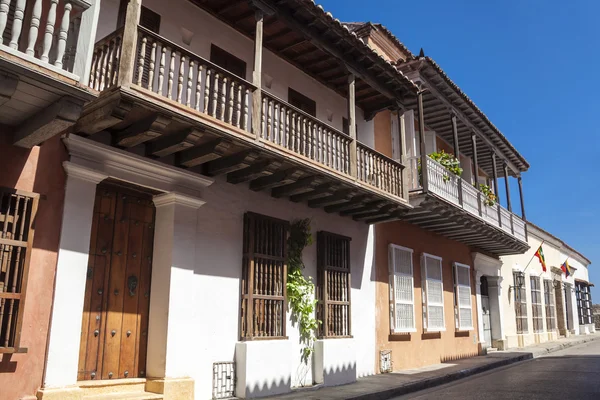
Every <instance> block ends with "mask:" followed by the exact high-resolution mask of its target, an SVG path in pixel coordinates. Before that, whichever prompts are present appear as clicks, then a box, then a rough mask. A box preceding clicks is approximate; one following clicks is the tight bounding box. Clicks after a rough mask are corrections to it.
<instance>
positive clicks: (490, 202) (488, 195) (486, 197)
mask: <svg viewBox="0 0 600 400" xmlns="http://www.w3.org/2000/svg"><path fill="white" fill-rule="evenodd" d="M479 190H481V193H483V204H485V205H486V206H487V207H493V206H495V205H496V204H498V197H496V195H495V194H494V192H493V191H492V189H491V188H490V187H489V186H488V185H486V184H485V183H480V184H479Z"/></svg>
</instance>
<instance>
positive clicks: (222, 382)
mask: <svg viewBox="0 0 600 400" xmlns="http://www.w3.org/2000/svg"><path fill="white" fill-rule="evenodd" d="M234 395H235V363H234V362H231V361H226V362H216V363H214V364H213V399H229V398H233V396H234Z"/></svg>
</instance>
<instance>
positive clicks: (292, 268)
mask: <svg viewBox="0 0 600 400" xmlns="http://www.w3.org/2000/svg"><path fill="white" fill-rule="evenodd" d="M312 243H313V237H312V234H311V232H310V219H308V218H306V219H300V220H295V221H292V224H291V226H290V236H289V238H288V242H287V244H288V274H287V296H288V301H289V303H290V308H291V310H292V321H294V322H295V323H296V324H298V328H299V330H300V343H301V344H302V345H303V348H302V350H301V355H302V361H303V362H304V363H305V364H307V363H308V360H309V359H310V356H311V354H312V353H313V351H314V342H315V339H316V335H315V332H316V331H317V328H318V327H319V324H320V323H321V322H320V321H318V320H317V319H316V318H315V308H316V306H317V300H316V299H315V298H314V294H315V284H314V283H313V281H312V278H311V277H310V276H309V277H308V278H306V277H304V275H303V274H302V270H303V269H304V262H303V261H302V251H303V250H304V248H305V247H307V246H310V245H311V244H312Z"/></svg>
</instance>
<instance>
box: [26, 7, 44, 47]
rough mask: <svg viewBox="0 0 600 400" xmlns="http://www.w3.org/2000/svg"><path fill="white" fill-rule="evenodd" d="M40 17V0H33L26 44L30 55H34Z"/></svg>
mask: <svg viewBox="0 0 600 400" xmlns="http://www.w3.org/2000/svg"><path fill="white" fill-rule="evenodd" d="M41 17H42V0H35V3H34V4H33V10H32V11H31V24H30V25H29V40H28V44H27V50H25V53H27V54H28V55H30V56H33V55H35V50H34V48H35V43H36V42H37V38H38V31H39V28H40V18H41Z"/></svg>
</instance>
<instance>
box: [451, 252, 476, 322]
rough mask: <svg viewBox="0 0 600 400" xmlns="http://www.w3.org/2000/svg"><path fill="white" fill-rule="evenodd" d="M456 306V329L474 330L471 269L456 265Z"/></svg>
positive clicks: (463, 265) (466, 266)
mask: <svg viewBox="0 0 600 400" xmlns="http://www.w3.org/2000/svg"><path fill="white" fill-rule="evenodd" d="M454 304H455V307H456V329H458V330H461V331H468V330H472V329H473V310H472V305H471V267H470V266H468V265H465V264H460V263H454Z"/></svg>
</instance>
